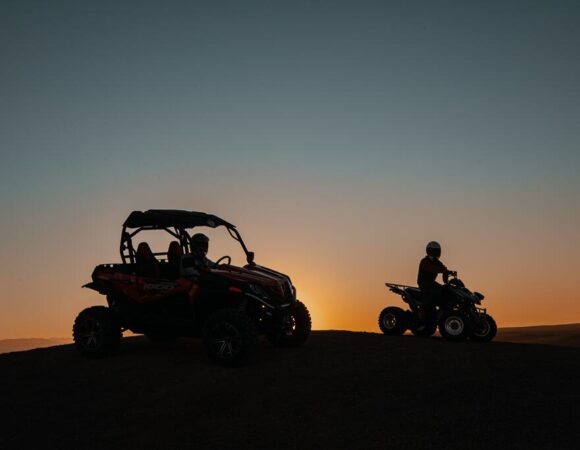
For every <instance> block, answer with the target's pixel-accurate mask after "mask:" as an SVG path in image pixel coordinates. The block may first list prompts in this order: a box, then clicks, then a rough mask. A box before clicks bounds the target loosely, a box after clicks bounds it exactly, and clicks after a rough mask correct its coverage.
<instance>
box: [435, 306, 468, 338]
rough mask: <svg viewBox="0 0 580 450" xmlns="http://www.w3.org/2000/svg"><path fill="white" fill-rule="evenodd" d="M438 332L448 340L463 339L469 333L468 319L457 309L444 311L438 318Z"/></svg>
mask: <svg viewBox="0 0 580 450" xmlns="http://www.w3.org/2000/svg"><path fill="white" fill-rule="evenodd" d="M439 333H441V336H443V337H444V338H445V339H447V340H449V341H464V340H465V339H467V337H468V336H469V335H470V334H471V327H470V325H469V319H468V318H467V316H466V315H465V314H463V313H461V312H459V311H447V312H444V313H443V315H442V316H441V319H440V320H439Z"/></svg>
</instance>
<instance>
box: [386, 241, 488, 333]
mask: <svg viewBox="0 0 580 450" xmlns="http://www.w3.org/2000/svg"><path fill="white" fill-rule="evenodd" d="M440 256H441V246H440V245H439V243H437V242H434V241H433V242H429V244H427V256H426V257H425V258H423V259H422V260H421V263H420V265H419V275H418V277H417V278H418V279H417V282H418V284H419V289H418V288H416V287H413V286H406V285H404V284H398V283H386V286H387V287H388V288H389V290H390V291H391V292H394V293H395V294H397V295H400V296H401V298H402V299H403V301H404V302H405V303H406V304H407V305H408V306H409V309H408V310H403V309H401V308H399V307H396V306H389V307H387V308H385V309H383V310H382V311H381V313H380V315H379V328H380V329H381V331H382V332H383V333H384V334H387V335H391V336H397V335H401V334H403V333H404V332H405V331H407V330H411V332H412V333H413V334H414V335H416V336H431V335H432V334H433V333H435V330H436V329H437V328H439V332H440V333H441V336H443V337H444V338H445V339H449V340H455V341H461V340H464V339H467V338H470V339H471V340H473V341H479V342H489V341H491V340H492V339H493V338H494V337H495V334H496V331H497V326H496V323H495V321H494V320H493V318H492V317H491V316H490V315H489V314H487V310H486V309H485V308H481V307H480V305H481V302H482V301H483V299H484V296H483V294H481V293H479V292H472V291H470V290H469V289H467V287H466V286H465V284H464V283H463V282H462V281H461V280H460V279H459V278H457V272H454V271H451V270H449V269H447V267H445V264H443V263H442V262H441V261H440V260H439V257H440ZM439 274H442V275H443V281H444V282H445V284H444V285H441V284H439V283H437V281H436V279H437V276H438V275H439Z"/></svg>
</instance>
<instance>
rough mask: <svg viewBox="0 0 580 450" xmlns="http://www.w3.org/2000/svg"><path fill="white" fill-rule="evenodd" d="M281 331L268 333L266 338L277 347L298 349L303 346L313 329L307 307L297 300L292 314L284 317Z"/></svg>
mask: <svg viewBox="0 0 580 450" xmlns="http://www.w3.org/2000/svg"><path fill="white" fill-rule="evenodd" d="M283 320H284V322H283V324H282V327H281V329H279V330H275V332H273V333H267V334H266V338H267V339H268V341H270V342H271V343H272V344H274V345H275V346H277V347H298V346H300V345H302V344H303V343H304V342H305V341H306V339H308V336H310V330H311V328H312V319H310V313H309V312H308V308H306V305H305V304H304V303H302V302H301V301H300V300H296V302H295V303H294V305H293V306H292V310H291V311H290V314H288V315H287V316H286V317H284V319H283Z"/></svg>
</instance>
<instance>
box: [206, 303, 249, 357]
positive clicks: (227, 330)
mask: <svg viewBox="0 0 580 450" xmlns="http://www.w3.org/2000/svg"><path fill="white" fill-rule="evenodd" d="M203 344H204V347H205V349H206V352H207V354H208V356H209V357H210V358H211V360H212V361H213V362H215V363H216V364H220V365H222V366H239V365H241V364H243V363H244V362H245V361H246V360H247V359H248V358H249V357H250V355H251V353H252V351H253V350H254V347H255V345H256V329H255V327H254V323H253V322H252V320H251V319H250V318H249V317H248V316H247V315H245V314H243V313H241V312H239V311H236V310H233V309H221V310H218V311H216V312H215V313H213V314H212V315H211V316H210V317H209V318H208V319H207V321H206V322H205V325H204V328H203Z"/></svg>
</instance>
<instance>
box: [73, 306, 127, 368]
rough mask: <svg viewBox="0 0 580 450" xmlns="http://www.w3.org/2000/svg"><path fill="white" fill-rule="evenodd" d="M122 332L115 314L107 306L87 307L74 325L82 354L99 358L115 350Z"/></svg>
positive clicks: (76, 339)
mask: <svg viewBox="0 0 580 450" xmlns="http://www.w3.org/2000/svg"><path fill="white" fill-rule="evenodd" d="M121 337H122V332H121V327H120V326H119V323H118V321H117V318H116V316H115V314H114V313H113V312H112V311H111V310H110V309H109V308H107V307H105V306H92V307H90V308H86V309H84V310H83V311H81V313H80V314H79V315H78V316H77V318H76V320H75V323H74V325H73V339H74V343H75V346H76V348H77V350H78V351H79V352H80V353H81V355H83V356H86V357H89V358H99V357H102V356H107V355H110V354H112V353H114V352H115V350H117V348H118V347H119V343H120V341H121Z"/></svg>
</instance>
